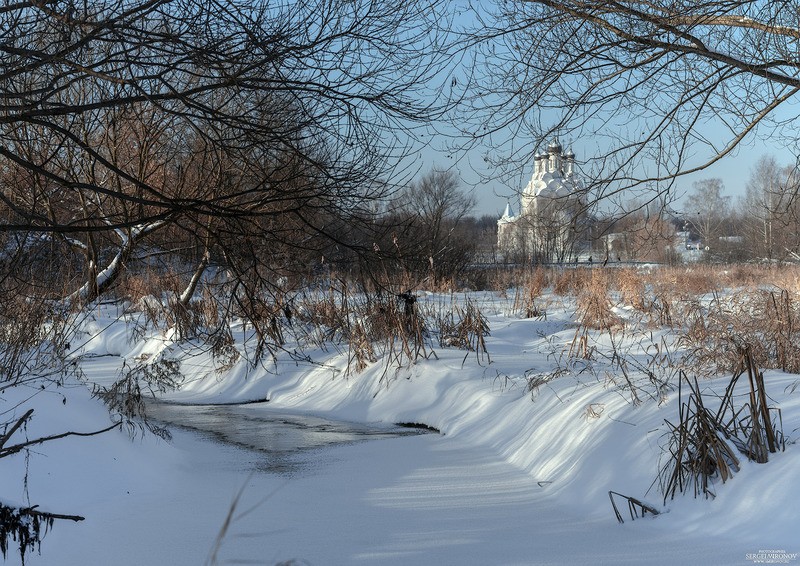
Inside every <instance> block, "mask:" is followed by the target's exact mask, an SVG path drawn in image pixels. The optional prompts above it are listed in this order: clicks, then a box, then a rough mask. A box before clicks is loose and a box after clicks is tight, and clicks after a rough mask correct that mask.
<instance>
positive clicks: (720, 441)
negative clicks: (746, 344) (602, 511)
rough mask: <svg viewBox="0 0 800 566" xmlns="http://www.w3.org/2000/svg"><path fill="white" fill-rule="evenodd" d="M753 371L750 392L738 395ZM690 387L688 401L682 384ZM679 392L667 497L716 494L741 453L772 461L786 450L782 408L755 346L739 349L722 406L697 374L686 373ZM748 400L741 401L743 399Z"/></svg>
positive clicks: (662, 476)
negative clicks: (773, 400) (714, 403)
mask: <svg viewBox="0 0 800 566" xmlns="http://www.w3.org/2000/svg"><path fill="white" fill-rule="evenodd" d="M744 375H747V384H746V387H747V389H746V393H745V394H744V395H743V396H742V395H739V394H736V392H735V391H736V386H737V384H738V382H739V380H740V378H741V377H742V376H744ZM684 382H685V383H686V385H687V386H688V387H689V398H688V400H687V401H686V402H685V403H684V402H682V384H683V383H684ZM678 397H679V404H680V410H679V411H680V412H679V417H678V423H677V424H672V423H670V422H669V421H666V422H667V425H668V426H669V429H670V430H669V433H668V434H669V441H668V445H667V449H666V453H667V460H666V462H665V463H664V464H663V465H662V466H661V469H660V471H659V475H658V478H657V479H658V482H659V485H660V487H661V492H662V494H663V497H664V503H666V501H667V499H672V498H674V497H675V495H676V494H677V493H685V492H687V491H689V490H690V489H691V490H692V492H693V494H694V496H695V497H697V496H698V495H701V494H702V495H703V496H705V497H714V496H715V492H714V484H715V483H716V481H721V482H722V483H724V482H726V481H727V480H728V479H730V478H731V477H733V474H734V473H736V472H737V471H738V470H739V459H738V458H737V456H736V452H737V451H738V452H739V453H741V454H743V455H744V456H745V457H746V458H747V459H749V460H751V461H754V462H758V463H766V462H767V461H768V460H769V454H774V453H776V452H778V451H779V450H780V451H782V450H785V448H786V443H785V438H784V435H783V430H782V424H781V414H780V409H777V408H774V407H770V406H769V405H768V401H767V400H768V396H767V392H766V387H765V384H764V375H763V373H762V372H760V371H759V370H758V367H757V365H756V363H755V361H754V359H753V356H752V353H751V352H750V350H749V349H746V348H745V349H742V350H740V351H739V367H738V368H737V370H736V371H735V372H734V375H733V377H732V378H731V380H730V382H729V384H728V386H727V388H726V390H725V393H724V394H723V395H722V397H721V398H719V406H718V408H717V409H716V410H712V409H711V408H709V407H708V406H707V403H706V401H707V398H708V395H706V396H705V398H704V395H703V393H702V391H701V389H700V385H699V383H698V381H697V378H694V379H691V380H690V379H688V378H687V377H686V375H685V374H682V375H681V380H680V382H679V389H678ZM740 397H744V398H745V399H746V401H745V402H744V403H741V404H740V403H739V401H738V400H739V398H740Z"/></svg>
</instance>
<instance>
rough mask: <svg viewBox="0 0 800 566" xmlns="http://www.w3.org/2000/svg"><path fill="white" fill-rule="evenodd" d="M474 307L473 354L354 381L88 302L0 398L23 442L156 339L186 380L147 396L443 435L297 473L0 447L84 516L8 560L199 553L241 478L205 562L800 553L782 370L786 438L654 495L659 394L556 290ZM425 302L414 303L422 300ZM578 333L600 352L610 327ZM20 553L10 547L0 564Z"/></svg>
mask: <svg viewBox="0 0 800 566" xmlns="http://www.w3.org/2000/svg"><path fill="white" fill-rule="evenodd" d="M471 299H473V300H475V301H479V302H480V305H481V309H482V312H483V313H484V315H486V316H487V318H488V320H489V323H490V327H491V335H490V336H488V337H487V348H488V353H489V357H488V358H486V357H479V356H476V354H475V353H474V352H473V353H469V354H467V355H466V357H465V354H466V352H464V351H463V350H456V349H446V348H435V352H436V357H433V356H431V357H429V359H423V360H420V361H418V362H417V363H415V364H414V365H412V366H411V367H408V368H403V369H400V370H398V369H396V368H393V367H388V368H387V366H386V365H385V362H383V361H379V362H378V363H376V364H374V365H373V366H372V367H370V368H368V369H367V370H365V371H364V372H362V373H358V374H355V373H349V374H348V373H347V372H346V371H345V365H346V353H339V352H337V351H336V350H334V349H331V350H330V351H327V352H326V351H322V350H315V351H310V352H306V353H307V354H308V355H309V356H310V358H311V359H312V360H313V361H314V363H309V362H303V361H301V360H298V359H294V358H293V357H291V356H289V355H288V353H287V352H283V353H281V354H279V355H278V359H277V362H276V364H275V365H271V364H264V365H263V366H259V367H257V368H256V369H253V368H252V367H250V366H248V365H247V364H246V363H245V362H244V361H240V362H238V363H237V364H236V365H235V366H234V367H232V368H229V369H224V370H220V369H219V368H217V367H215V362H214V361H213V360H212V359H211V357H210V356H209V355H208V354H206V353H204V352H202V351H200V349H199V347H198V345H197V344H191V343H188V344H175V343H174V342H173V341H172V336H171V335H170V334H169V333H162V332H157V331H151V332H150V333H149V334H147V335H146V336H144V337H141V338H140V339H138V340H131V339H130V337H131V332H132V330H131V328H132V326H131V325H130V324H129V322H126V320H125V317H124V316H123V314H122V311H121V310H120V309H119V308H118V307H116V306H114V305H104V306H101V307H98V308H97V309H96V311H94V313H93V315H92V316H91V317H90V318H88V319H87V320H85V321H83V323H82V331H83V332H84V334H82V336H81V337H80V339H77V340H76V341H75V343H74V348H75V349H76V353H77V352H80V353H82V354H83V355H84V358H83V362H82V369H83V371H84V372H85V375H86V380H87V381H86V382H80V381H76V380H73V379H70V380H67V381H66V383H65V384H64V386H62V387H54V386H51V387H48V388H47V389H46V390H37V389H22V388H13V389H8V390H5V391H4V392H3V393H2V395H0V403H2V405H0V406H2V407H3V408H2V410H3V411H9V410H12V408H13V407H16V406H17V404H18V403H21V402H22V401H23V400H26V399H27V401H25V404H24V405H19V407H23V406H24V407H33V408H34V409H35V413H34V417H33V419H32V421H31V422H30V423H29V425H28V427H27V431H26V434H27V436H28V437H29V438H33V437H35V436H37V435H46V434H55V433H60V432H63V431H65V430H73V431H82V432H87V431H91V430H97V429H100V428H103V427H105V426H108V424H110V422H111V420H110V417H109V415H108V413H107V411H106V409H105V408H104V407H103V406H102V405H100V404H99V402H98V401H97V400H95V399H92V398H91V396H90V394H89V390H88V386H89V384H91V383H98V384H101V385H108V384H110V383H111V382H112V381H113V380H114V379H115V378H116V377H117V376H118V373H119V371H120V368H121V367H122V365H123V363H126V364H129V365H130V364H131V363H133V362H134V360H135V359H137V358H139V359H141V357H142V356H143V355H145V356H148V357H149V356H158V355H160V354H163V353H167V354H169V355H170V356H173V357H178V358H179V359H181V360H182V364H181V371H182V373H183V374H184V376H185V382H184V385H183V387H182V388H181V389H179V390H177V391H173V392H168V393H165V394H164V395H163V397H164V398H165V399H169V400H173V401H180V402H184V403H231V402H243V401H264V402H262V403H255V404H253V405H247V407H248V408H251V409H248V410H252V411H272V410H275V411H290V412H294V413H300V414H303V413H306V414H314V415H324V416H327V417H331V418H336V419H342V420H347V421H356V422H363V423H395V422H416V423H424V424H427V425H429V426H431V427H435V428H436V429H438V430H439V431H441V434H426V435H421V436H410V437H398V438H390V439H380V440H370V441H366V442H360V443H355V444H348V445H339V446H335V447H328V448H324V449H318V450H314V451H312V452H311V453H310V456H309V457H310V460H309V463H308V466H307V467H306V468H304V471H303V472H301V473H298V474H294V475H276V474H269V473H264V472H263V471H261V468H263V463H262V462H261V460H263V458H264V456H263V455H262V454H260V453H257V452H253V451H250V450H246V449H243V448H240V447H236V446H234V445H230V444H220V443H218V442H214V441H213V440H212V439H210V438H209V437H207V436H203V435H200V434H197V433H194V432H190V431H187V430H183V429H179V428H178V429H173V430H172V433H173V438H172V440H171V441H169V442H167V441H164V440H161V439H159V438H157V437H155V436H153V435H150V434H145V435H141V434H136V435H134V437H133V439H131V435H130V434H129V433H128V432H127V431H112V432H109V433H105V434H102V435H99V436H94V437H90V438H78V437H69V438H65V439H62V440H59V441H55V442H50V443H47V444H45V445H42V446H38V447H35V448H34V449H33V450H32V451H31V452H30V455H29V457H28V459H27V461H26V458H25V456H24V455H17V456H14V457H9V458H4V459H3V461H2V466H0V485H2V486H3V487H2V491H0V499H2V501H3V502H5V503H7V504H15V505H26V504H28V502H30V503H31V504H37V503H38V504H41V506H42V507H41V508H42V510H46V511H51V512H54V513H68V514H79V515H82V516H85V517H86V520H85V521H83V522H79V523H72V522H69V521H58V522H57V523H56V524H55V525H54V527H53V530H52V531H51V532H49V533H48V534H47V536H46V537H45V538H44V540H43V543H42V547H41V555H38V554H36V553H34V554H32V555H29V556H28V557H27V559H26V563H27V564H31V565H47V564H60V565H68V566H69V565H79V564H80V565H83V564H115V565H119V566H124V565H127V564H130V565H134V564H135V565H142V564H171V565H182V564H202V563H204V562H206V561H208V560H209V558H210V557H211V556H212V553H213V552H214V549H215V544H216V543H215V540H216V538H217V535H218V533H219V532H220V529H221V527H222V525H223V522H224V521H225V518H226V516H227V514H228V512H229V510H230V509H231V506H232V504H233V502H234V500H235V498H236V497H237V494H238V493H240V491H241V497H240V499H239V500H238V503H237V505H236V508H235V509H234V511H233V521H232V523H231V525H230V528H229V530H228V531H227V533H225V536H224V537H223V538H222V541H221V544H220V546H219V548H218V555H217V559H218V562H219V563H222V564H224V563H228V562H229V561H230V562H235V561H237V560H240V561H252V563H258V564H275V563H280V562H283V561H289V560H296V561H297V563H300V564H306V563H307V564H334V565H335V564H342V565H345V564H365V565H367V564H397V565H400V564H437V565H440V564H444V565H446V564H453V565H456V564H458V565H463V564H579V563H592V564H645V563H646V564H655V565H658V564H664V565H667V564H669V565H674V564H697V563H703V564H752V563H754V562H755V560H756V558H754V557H753V556H750V555H754V554H758V553H764V552H766V551H770V550H780V551H783V552H785V553H789V554H791V553H796V552H800V538H799V537H798V535H797V533H798V532H800V515H799V514H798V512H797V509H798V504H800V485H798V482H797V481H796V477H797V476H796V473H797V470H798V466H800V456H798V451H797V446H796V444H794V440H795V439H796V437H797V434H798V431H800V424H799V423H800V388H799V389H798V390H794V388H793V386H794V385H796V384H797V380H798V376H796V375H790V374H785V373H782V372H779V371H767V372H765V379H766V383H767V390H768V392H769V393H770V396H771V398H772V400H773V402H774V404H775V406H778V407H780V408H781V411H782V419H783V429H784V432H785V434H786V435H787V437H788V440H789V442H788V443H787V448H786V451H785V452H781V453H777V454H773V455H771V458H770V461H769V462H768V463H766V464H755V463H751V462H747V461H745V459H744V458H742V460H743V462H742V467H741V470H740V471H739V472H738V473H737V474H736V475H735V476H734V477H733V478H732V479H731V480H729V481H728V482H726V483H724V484H718V485H715V487H714V489H715V492H716V497H715V498H713V499H704V498H697V499H695V498H693V497H692V496H691V494H689V495H682V496H677V497H676V498H675V499H673V500H667V502H666V504H664V503H663V501H662V497H661V495H660V493H659V491H658V487H657V485H656V486H653V482H654V480H655V479H656V476H657V472H658V466H659V462H660V457H661V455H662V449H663V446H664V443H665V441H666V437H665V434H666V432H667V427H666V425H665V423H664V421H665V420H668V421H671V422H676V421H677V415H678V395H677V390H675V389H670V390H666V391H663V392H662V393H663V398H658V396H655V397H654V398H652V399H651V398H649V397H646V396H645V395H642V397H643V399H642V402H641V403H639V404H634V403H632V402H631V394H630V391H628V390H626V389H625V388H624V387H623V385H622V380H621V379H620V376H619V375H615V374H614V373H613V372H612V371H611V369H612V366H611V365H608V364H605V365H603V363H602V361H601V362H598V363H596V364H595V365H594V366H592V367H590V366H589V364H588V363H584V362H580V361H575V360H573V361H569V360H567V359H566V355H565V354H563V352H564V351H565V349H566V350H568V348H569V344H570V343H571V342H572V340H573V338H574V336H575V331H576V329H575V325H574V323H573V318H574V311H575V306H574V305H573V304H570V303H569V301H562V302H559V301H558V300H557V299H556V298H551V299H549V304H548V309H547V313H548V314H547V318H546V319H521V318H518V317H517V316H515V315H514V314H513V313H511V312H510V302H511V301H510V299H503V298H501V297H499V296H494V295H489V294H475V295H473V296H472V297H471ZM444 300H445V299H443V298H442V297H437V296H435V295H426V296H423V297H420V301H419V303H420V304H423V305H424V303H425V302H426V301H444ZM618 313H619V314H620V315H624V311H623V310H620V311H618ZM648 332H653V331H650V330H648V331H647V332H644V331H643V332H641V333H640V334H638V335H637V338H636V339H635V340H632V342H634V343H637V344H639V346H638V347H639V348H640V350H635V349H634V347H633V346H629V351H630V352H631V355H637V356H639V357H640V359H645V358H646V357H647V355H648V354H647V352H646V350H647V348H646V346H647V344H644V342H645V338H643V337H645V336H647V340H652V341H653V342H654V343H655V342H658V341H659V340H660V339H661V337H662V336H664V337H667V338H668V333H666V332H661V333H660V334H659V331H655V332H654V333H653V337H652V338H650V337H649V335H648ZM592 339H593V340H594V341H596V344H597V345H598V346H601V345H603V343H604V342H605V343H607V340H608V337H607V336H605V335H602V333H594V334H593V338H592ZM637 340H638V342H637ZM643 344H644V345H643ZM626 351H628V350H626ZM559 368H561V369H564V370H565V371H564V372H563V374H562V375H561V376H560V377H557V378H556V379H551V380H549V381H547V382H546V383H542V384H541V385H539V386H538V387H537V388H535V389H534V390H533V391H529V390H528V381H527V378H528V377H531V376H536V375H539V376H550V375H551V374H552V373H553V372H554V371H555V370H557V369H559ZM728 379H729V378H726V376H720V377H718V378H715V379H711V380H707V381H703V382H702V384H703V388H704V389H707V390H715V391H722V390H724V388H725V386H726V385H727V383H728ZM545 381H546V380H545ZM266 401H268V402H266ZM13 410H15V411H22V410H23V409H21V408H16V409H13ZM26 468H27V472H28V480H27V492H26V491H25V489H26V488H25V484H24V483H23V481H22V478H23V477H24V475H25V471H26ZM609 490H613V491H616V492H620V493H623V494H625V495H628V496H631V497H635V498H637V499H640V500H642V501H645V502H647V503H649V504H651V505H653V506H654V507H655V508H656V509H658V510H659V511H661V514H660V515H658V516H657V517H655V518H652V517H649V516H648V517H646V518H639V519H636V520H634V521H631V520H629V517H628V515H627V507H626V503H625V502H624V501H621V502H620V501H618V503H617V505H618V507H619V508H620V511H621V512H622V513H623V515H624V517H625V519H626V522H625V523H624V524H621V525H620V524H618V523H617V521H616V519H615V517H614V514H613V509H612V507H611V503H610V501H609V495H608V492H609ZM786 560H787V563H791V562H795V563H796V562H797V560H796V558H794V557H791V556H789V558H787V559H786ZM18 561H19V556H18V555H17V554H15V553H14V548H13V546H12V549H11V550H10V552H9V556H8V558H7V560H6V562H7V563H8V564H15V563H17V562H18ZM248 563H249V562H248Z"/></svg>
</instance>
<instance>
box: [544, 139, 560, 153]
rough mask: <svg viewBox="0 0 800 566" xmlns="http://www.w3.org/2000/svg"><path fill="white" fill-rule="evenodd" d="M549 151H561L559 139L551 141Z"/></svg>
mask: <svg viewBox="0 0 800 566" xmlns="http://www.w3.org/2000/svg"><path fill="white" fill-rule="evenodd" d="M547 153H561V144H560V143H558V139H554V140H553V141H551V142H550V145H548V146H547Z"/></svg>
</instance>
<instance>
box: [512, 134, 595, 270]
mask: <svg viewBox="0 0 800 566" xmlns="http://www.w3.org/2000/svg"><path fill="white" fill-rule="evenodd" d="M584 193H585V191H584V186H583V183H582V182H581V180H580V179H579V178H578V176H577V174H576V172H575V154H574V153H573V152H572V151H571V150H569V151H567V152H566V153H562V148H561V144H560V143H558V141H553V142H551V143H550V145H548V146H547V153H545V154H538V155H536V157H535V158H534V169H533V176H532V177H531V180H530V182H529V183H528V185H527V186H526V187H525V189H524V190H523V191H522V195H521V197H520V213H519V214H518V215H514V213H513V211H512V209H511V205H510V203H509V204H508V205H506V210H505V212H504V213H503V216H501V217H500V219H499V220H498V221H497V247H498V250H499V252H500V255H501V257H502V258H503V259H504V260H505V261H514V262H517V261H526V262H572V261H577V259H578V257H579V256H580V255H581V254H583V253H584V251H585V249H586V240H587V238H586V232H587V221H586V219H587V215H586V198H585V194H584Z"/></svg>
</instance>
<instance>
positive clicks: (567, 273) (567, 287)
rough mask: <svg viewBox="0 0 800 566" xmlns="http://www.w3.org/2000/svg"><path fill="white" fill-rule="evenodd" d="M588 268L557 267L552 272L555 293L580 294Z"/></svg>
mask: <svg viewBox="0 0 800 566" xmlns="http://www.w3.org/2000/svg"><path fill="white" fill-rule="evenodd" d="M587 271H595V270H593V269H592V270H586V269H582V268H581V269H557V270H553V271H552V272H551V277H552V285H553V294H555V295H558V296H559V297H566V296H568V295H578V294H579V292H580V290H581V288H582V287H583V286H584V283H585V277H586V273H587Z"/></svg>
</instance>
